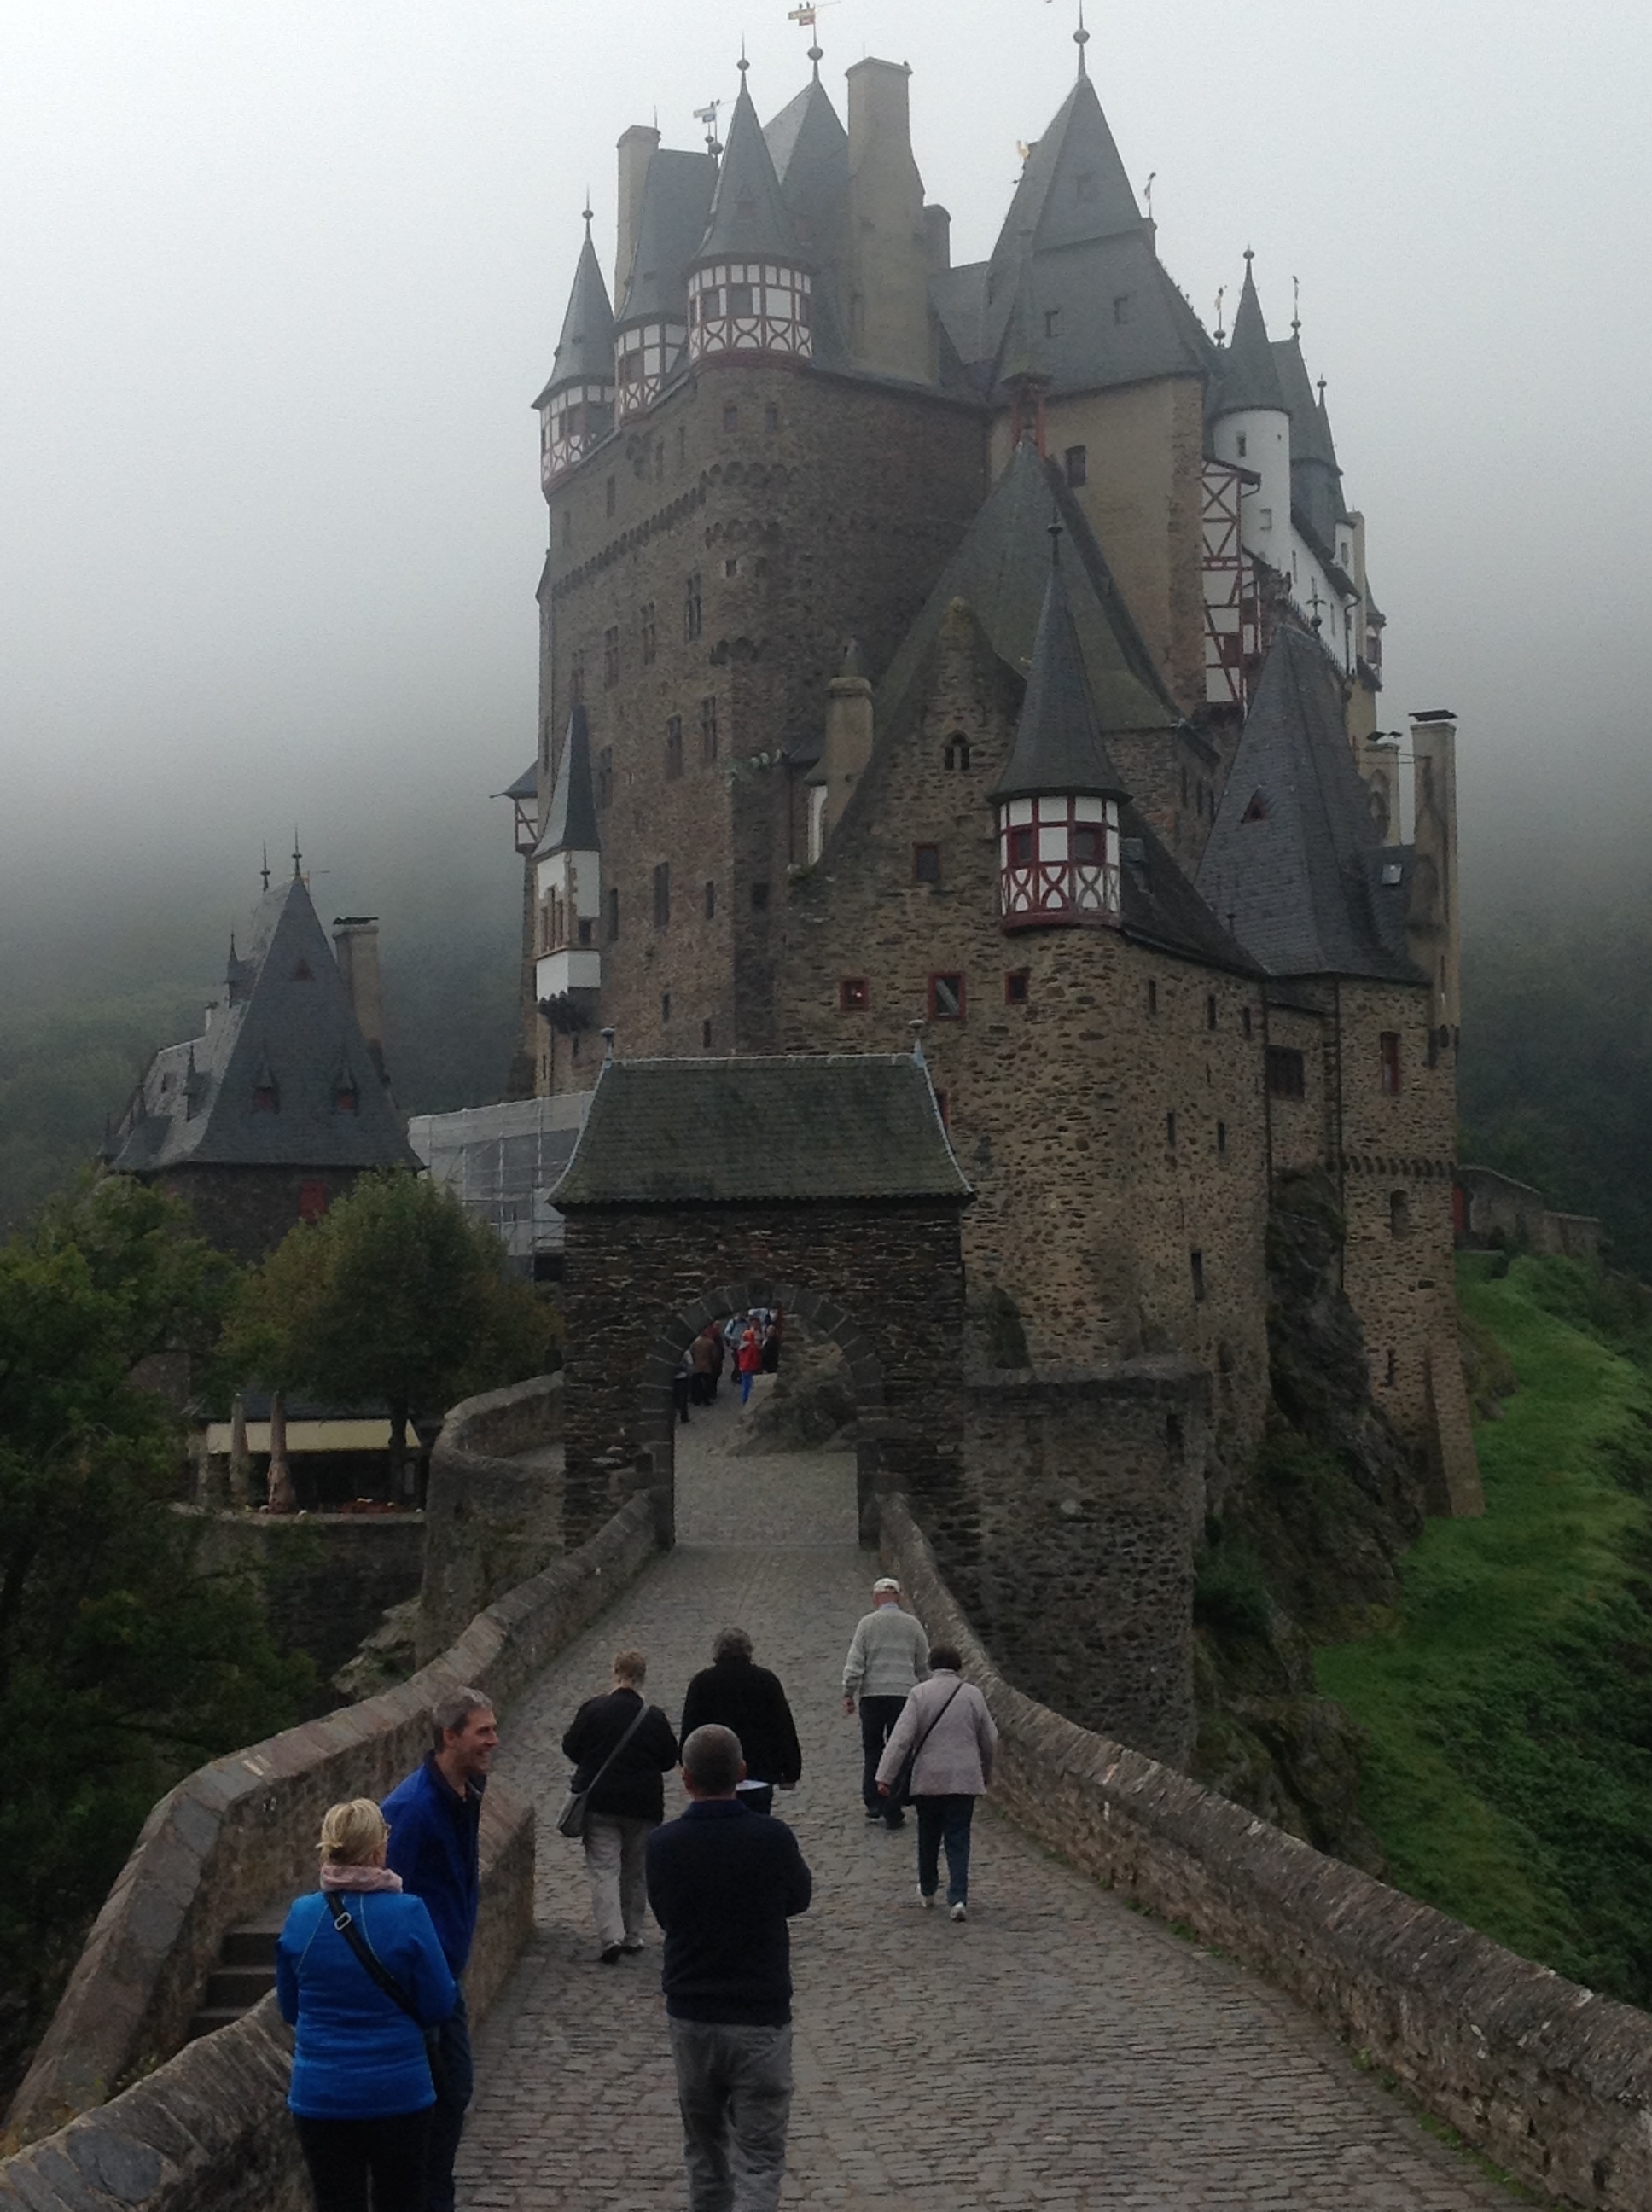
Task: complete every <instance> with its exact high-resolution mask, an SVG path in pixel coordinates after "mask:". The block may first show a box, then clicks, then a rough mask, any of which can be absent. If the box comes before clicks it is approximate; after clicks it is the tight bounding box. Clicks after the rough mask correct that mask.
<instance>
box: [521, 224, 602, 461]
mask: <svg viewBox="0 0 1652 2212" xmlns="http://www.w3.org/2000/svg"><path fill="white" fill-rule="evenodd" d="M533 404H534V405H535V407H536V408H537V409H538V412H539V425H540V428H539V453H540V481H541V483H543V484H544V488H545V489H546V490H547V491H549V490H550V487H551V484H552V483H554V482H555V481H556V478H557V477H560V476H562V475H564V474H565V473H566V472H567V471H568V470H569V469H571V468H572V467H573V466H574V463H575V462H576V461H579V460H583V459H584V458H585V456H586V453H589V452H590V450H591V448H592V446H594V445H595V444H596V443H597V441H598V439H600V438H605V437H606V436H607V435H608V433H609V432H610V430H611V429H612V428H613V427H614V310H613V307H612V306H611V304H610V301H609V297H608V287H607V285H606V284H604V282H603V275H602V270H601V268H600V266H599V265H598V260H597V252H596V248H595V247H594V246H592V243H591V210H590V209H589V208H587V209H586V211H585V244H584V245H583V246H581V247H580V258H579V262H578V264H577V265H576V267H575V269H574V286H573V289H572V290H571V291H570V292H569V294H568V313H566V315H564V316H563V318H562V337H560V338H559V339H558V340H557V341H556V358H555V360H554V361H553V362H552V364H551V371H550V383H549V384H548V385H546V386H545V388H544V391H543V392H541V393H540V394H539V397H538V398H537V399H536V400H535V401H534V403H533Z"/></svg>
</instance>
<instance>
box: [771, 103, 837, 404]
mask: <svg viewBox="0 0 1652 2212" xmlns="http://www.w3.org/2000/svg"><path fill="white" fill-rule="evenodd" d="M763 137H764V138H765V140H766V141H767V142H768V152H769V156H770V158H771V160H772V161H774V173H775V175H776V176H777V177H778V179H780V193H781V196H782V197H783V198H784V200H785V202H786V209H787V215H788V216H790V218H791V222H792V228H793V234H794V235H795V237H796V239H797V241H798V246H799V249H800V250H801V252H802V254H803V258H805V260H806V261H807V262H808V263H809V264H811V267H812V268H813V269H814V270H815V271H816V272H817V276H818V277H819V278H820V279H821V280H822V281H820V282H818V283H817V284H816V286H815V292H814V302H815V320H814V343H813V358H814V360H815V361H816V362H817V364H818V365H819V366H820V367H822V368H850V367H852V365H853V362H852V356H851V354H850V349H849V344H848V341H847V337H845V335H844V331H843V326H842V324H841V320H840V319H839V315H838V309H837V299H838V287H839V283H840V275H841V262H842V259H843V256H844V254H845V253H846V252H847V249H848V240H849V134H848V132H847V131H846V130H845V129H844V128H843V125H842V124H841V122H840V121H839V119H838V114H837V110H836V109H835V107H834V106H832V103H831V100H829V98H828V96H827V94H826V90H825V88H824V87H823V85H822V83H821V82H820V79H819V78H818V77H814V78H812V79H811V81H810V82H809V83H807V84H806V85H805V87H804V88H803V90H802V91H801V92H800V93H799V94H798V96H797V98H796V99H795V100H788V101H787V104H786V106H784V107H783V108H781V110H780V113H779V114H778V115H777V116H775V117H774V120H773V121H772V122H770V123H767V124H765V125H763Z"/></svg>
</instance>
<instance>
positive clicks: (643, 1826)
mask: <svg viewBox="0 0 1652 2212" xmlns="http://www.w3.org/2000/svg"><path fill="white" fill-rule="evenodd" d="M613 1674H614V1679H613V1686H612V1688H611V1689H610V1690H608V1691H605V1692H603V1693H601V1694H600V1695H598V1696H597V1697H594V1698H587V1699H586V1701H585V1703H584V1704H583V1705H581V1706H580V1710H579V1711H578V1712H577V1713H575V1714H574V1718H573V1721H572V1722H571V1723H570V1724H569V1727H568V1734H567V1735H565V1736H564V1737H563V1738H562V1753H563V1756H564V1757H565V1758H568V1759H572V1760H573V1761H574V1782H573V1787H574V1789H575V1790H590V1792H591V1799H590V1803H589V1806H588V1808H587V1809H586V1823H585V1834H584V1837H583V1838H582V1841H583V1843H584V1845H585V1870H586V1877H587V1879H588V1880H589V1881H590V1884H591V1911H592V1918H593V1919H594V1920H595V1922H596V1923H597V1956H598V1959H599V1960H601V1962H602V1964H603V1965H604V1966H614V1965H616V1964H617V1962H618V1961H619V1960H621V1959H623V1957H624V1956H625V1955H626V1954H627V1953H628V1952H631V1951H640V1950H641V1948H642V1923H643V1914H644V1911H645V1909H646V1907H647V1892H646V1881H645V1875H644V1865H643V1847H644V1845H645V1844H647V1840H648V1832H649V1830H650V1829H652V1828H657V1827H658V1826H659V1824H660V1822H661V1821H662V1820H664V1819H665V1784H664V1782H663V1781H662V1780H661V1777H662V1775H663V1774H664V1773H665V1770H666V1769H667V1767H671V1766H675V1765H676V1764H677V1735H676V1733H675V1731H674V1730H673V1729H672V1727H671V1723H670V1722H669V1721H668V1720H667V1719H666V1717H665V1714H664V1713H662V1712H661V1711H660V1710H659V1706H658V1705H645V1704H644V1702H643V1696H642V1686H643V1684H644V1682H645V1681H646V1680H647V1677H648V1662H647V1660H646V1659H645V1658H644V1657H643V1656H642V1654H641V1651H619V1652H616V1654H615V1655H614V1670H613Z"/></svg>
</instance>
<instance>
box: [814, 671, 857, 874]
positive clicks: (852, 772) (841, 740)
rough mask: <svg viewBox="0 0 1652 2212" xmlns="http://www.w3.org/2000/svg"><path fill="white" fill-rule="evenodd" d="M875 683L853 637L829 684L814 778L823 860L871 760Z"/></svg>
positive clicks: (818, 850)
mask: <svg viewBox="0 0 1652 2212" xmlns="http://www.w3.org/2000/svg"><path fill="white" fill-rule="evenodd" d="M871 758H872V685H871V684H870V683H868V681H867V680H866V671H865V665H864V663H863V662H862V660H861V658H860V647H859V645H857V644H856V643H855V642H854V641H853V639H852V640H851V641H850V643H849V648H848V651H847V653H845V654H844V656H843V665H842V666H841V668H840V669H839V670H838V671H837V674H836V675H835V677H833V678H832V680H831V682H830V683H829V684H828V685H827V687H826V736H825V742H824V744H823V745H822V747H821V751H820V765H819V767H818V769H817V770H816V772H815V777H814V778H813V779H812V780H813V781H814V782H815V784H816V788H817V791H818V792H819V793H820V797H819V799H818V800H817V807H816V812H815V817H814V820H813V821H812V822H811V836H810V844H811V854H810V857H811V859H813V860H818V859H819V857H820V854H821V851H822V850H823V848H824V846H825V842H826V840H827V838H828V837H829V836H830V835H831V830H832V824H833V823H835V821H836V820H837V818H838V817H839V815H841V813H842V811H843V810H844V808H845V807H846V806H847V805H848V803H849V800H850V798H851V797H852V795H853V791H854V787H855V785H856V784H857V783H858V782H859V780H860V777H861V775H863V774H864V773H865V766H866V763H867V762H868V761H869V760H870V759H871Z"/></svg>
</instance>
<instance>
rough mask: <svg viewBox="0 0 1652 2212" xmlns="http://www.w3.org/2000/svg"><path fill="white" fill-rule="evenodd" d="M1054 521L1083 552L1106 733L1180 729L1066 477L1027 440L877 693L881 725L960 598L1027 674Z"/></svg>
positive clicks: (1074, 610) (1082, 596)
mask: <svg viewBox="0 0 1652 2212" xmlns="http://www.w3.org/2000/svg"><path fill="white" fill-rule="evenodd" d="M1053 522H1059V523H1060V524H1061V525H1062V526H1063V528H1064V529H1065V531H1066V540H1067V546H1068V549H1069V550H1070V551H1071V553H1072V556H1073V557H1072V560H1071V561H1070V562H1068V563H1067V574H1066V598H1067V602H1068V606H1069V610H1070V611H1071V614H1072V621H1073V623H1074V626H1075V628H1076V629H1077V631H1078V644H1079V649H1080V651H1081V653H1082V654H1083V657H1084V674H1085V677H1086V678H1087V679H1088V682H1089V685H1090V698H1091V700H1092V702H1094V705H1095V708H1096V719H1097V722H1098V724H1099V726H1100V728H1101V730H1102V733H1103V734H1105V733H1106V732H1108V730H1152V729H1171V728H1174V727H1175V725H1176V724H1177V723H1178V722H1179V721H1180V720H1181V714H1180V712H1179V710H1178V709H1177V708H1176V707H1175V703H1174V702H1173V701H1172V700H1171V698H1170V696H1169V692H1168V690H1166V689H1165V687H1164V684H1163V678H1162V677H1161V675H1160V673H1159V671H1158V670H1157V668H1156V667H1155V665H1154V663H1153V659H1152V655H1151V653H1149V652H1148V650H1147V648H1146V647H1145V645H1144V644H1143V643H1142V641H1141V637H1140V635H1139V632H1138V630H1137V629H1136V626H1135V624H1134V623H1133V621H1132V619H1131V617H1130V612H1129V610H1128V608H1127V606H1126V605H1125V603H1124V599H1123V597H1122V595H1121V593H1120V591H1119V588H1118V586H1117V585H1116V584H1114V580H1113V578H1112V574H1111V573H1110V571H1109V570H1108V565H1107V562H1106V560H1105V558H1104V557H1103V556H1102V550H1101V547H1100V545H1099V544H1097V543H1096V535H1095V532H1093V531H1092V530H1091V528H1090V524H1089V522H1088V521H1087V520H1086V519H1085V517H1084V513H1083V511H1082V510H1081V509H1080V507H1078V503H1077V501H1075V500H1074V499H1073V498H1072V495H1071V493H1070V492H1069V491H1068V490H1067V488H1066V484H1065V483H1063V482H1062V481H1061V475H1060V470H1059V469H1058V468H1056V467H1055V466H1054V464H1051V463H1047V462H1044V461H1042V460H1041V459H1039V457H1038V454H1037V453H1036V451H1035V449H1034V448H1033V447H1032V445H1031V444H1030V443H1029V442H1025V441H1023V444H1022V445H1021V446H1020V447H1017V450H1016V452H1015V453H1014V454H1012V455H1011V459H1010V464H1009V465H1008V467H1007V468H1006V469H1005V471H1004V472H1003V473H1002V475H1001V476H1000V477H999V480H998V482H997V483H995V484H994V485H993V489H992V490H991V491H990V492H988V494H987V497H986V499H985V500H984V501H982V503H981V507H980V509H979V511H978V512H977V513H976V515H975V520H974V521H973V522H972V523H971V524H970V526H969V530H968V531H967V532H966V533H965V535H964V539H963V544H961V545H960V546H959V548H958V550H957V552H956V553H955V554H954V555H953V556H952V558H951V560H950V561H949V562H947V564H946V567H945V568H944V569H943V570H942V572H941V576H940V580H939V581H938V583H937V585H936V586H935V588H934V590H933V591H932V592H931V593H930V595H929V598H928V599H926V602H925V603H924V607H923V611H922V612H921V613H920V615H919V617H918V618H917V620H916V621H915V622H914V624H913V625H912V628H911V629H910V630H908V633H907V635H906V637H905V639H904V640H903V641H902V644H901V646H900V647H899V649H898V651H897V652H896V655H895V658H894V659H893V660H892V661H891V662H890V665H889V668H888V670H887V671H886V672H885V674H884V679H883V682H882V683H881V684H880V685H879V686H878V695H877V701H876V709H875V711H876V719H877V726H878V728H879V729H884V728H885V727H888V726H890V725H891V724H892V723H893V722H894V721H895V720H896V718H897V716H898V714H899V712H900V709H901V707H902V702H903V701H904V699H905V697H906V696H907V695H908V692H909V691H910V690H911V688H912V686H913V684H914V679H915V678H916V676H917V674H918V671H919V670H920V667H921V665H922V664H923V661H924V658H925V655H926V653H927V651H928V649H929V647H930V646H931V645H932V642H933V641H934V639H935V638H936V637H937V636H938V634H939V631H940V627H941V624H942V623H943V622H944V620H945V618H946V611H947V608H948V607H949V606H950V605H951V603H952V601H953V600H954V599H963V600H965V601H966V602H967V603H968V604H969V606H970V608H971V609H972V610H973V611H974V612H975V617H976V619H977V621H978V622H979V623H981V628H982V629H983V630H984V631H985V632H986V634H987V640H988V641H989V643H990V644H991V646H992V647H993V651H994V652H995V653H997V654H998V656H999V659H1001V660H1004V661H1005V662H1007V663H1008V665H1009V666H1010V667H1011V668H1012V669H1014V670H1015V671H1016V673H1017V675H1018V676H1021V677H1023V678H1024V677H1025V675H1026V673H1027V671H1028V669H1029V666H1030V665H1031V661H1032V651H1033V641H1034V640H1035V638H1036V635H1037V633H1038V623H1039V618H1040V617H1041V615H1042V611H1043V605H1044V592H1045V586H1046V583H1047V580H1048V570H1049V559H1050V553H1049V526H1050V525H1051V524H1052V523H1053Z"/></svg>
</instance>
